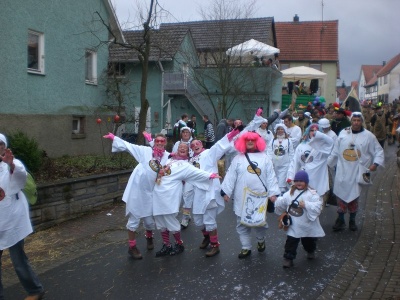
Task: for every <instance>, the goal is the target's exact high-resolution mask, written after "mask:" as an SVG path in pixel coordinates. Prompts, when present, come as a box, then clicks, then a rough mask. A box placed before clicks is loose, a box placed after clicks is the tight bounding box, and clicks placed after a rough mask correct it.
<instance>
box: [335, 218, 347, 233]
mask: <svg viewBox="0 0 400 300" xmlns="http://www.w3.org/2000/svg"><path fill="white" fill-rule="evenodd" d="M332 229H333V231H340V230H344V229H346V223H345V222H344V221H343V220H342V219H341V218H337V219H336V223H335V225H333V227H332Z"/></svg>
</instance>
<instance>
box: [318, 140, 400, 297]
mask: <svg viewBox="0 0 400 300" xmlns="http://www.w3.org/2000/svg"><path fill="white" fill-rule="evenodd" d="M396 151H397V147H396V146H394V145H393V146H386V149H385V169H381V168H380V170H379V171H378V172H377V175H376V176H375V178H374V184H373V186H372V187H370V188H369V190H368V192H367V199H366V205H365V215H364V216H363V219H364V220H363V226H362V232H361V235H360V238H359V240H358V241H357V244H356V246H355V247H354V248H353V251H352V252H351V254H350V255H349V257H348V258H347V260H346V262H345V263H344V264H343V265H342V267H341V269H340V271H339V272H338V274H337V275H336V276H335V277H334V278H333V280H332V281H331V282H330V283H329V284H328V286H327V287H326V288H325V290H324V291H323V293H322V294H321V295H320V297H319V298H318V299H393V300H394V299H400V257H399V256H400V252H399V250H400V227H399V225H400V214H399V204H400V203H399V196H400V193H399V191H400V176H399V175H400V169H399V168H398V166H397V164H396Z"/></svg>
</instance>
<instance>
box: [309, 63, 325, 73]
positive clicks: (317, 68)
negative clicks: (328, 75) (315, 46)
mask: <svg viewBox="0 0 400 300" xmlns="http://www.w3.org/2000/svg"><path fill="white" fill-rule="evenodd" d="M310 68H313V69H315V70H318V71H321V70H322V66H321V64H310Z"/></svg>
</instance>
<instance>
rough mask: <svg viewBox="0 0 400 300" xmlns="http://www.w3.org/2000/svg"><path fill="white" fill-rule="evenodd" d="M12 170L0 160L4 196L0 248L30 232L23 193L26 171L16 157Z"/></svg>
mask: <svg viewBox="0 0 400 300" xmlns="http://www.w3.org/2000/svg"><path fill="white" fill-rule="evenodd" d="M13 163H14V165H15V168H14V172H13V173H12V174H10V171H9V166H8V164H6V163H4V162H0V188H2V189H3V190H4V193H5V197H4V199H3V200H1V201H0V250H4V249H6V248H9V247H11V246H13V245H15V244H16V243H18V242H19V241H21V240H23V239H24V238H25V237H27V236H28V235H29V234H30V233H32V231H33V230H32V225H31V220H30V218H29V205H28V200H27V199H26V197H25V195H24V193H23V192H22V191H21V189H23V188H24V186H25V183H26V178H27V173H26V170H25V167H24V165H23V164H22V162H21V161H19V160H18V159H15V158H14V160H13Z"/></svg>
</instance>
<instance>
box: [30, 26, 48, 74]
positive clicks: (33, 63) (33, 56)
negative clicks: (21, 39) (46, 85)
mask: <svg viewBox="0 0 400 300" xmlns="http://www.w3.org/2000/svg"><path fill="white" fill-rule="evenodd" d="M27 58H28V60H27V63H28V65H27V67H28V72H30V73H39V74H44V34H43V33H40V32H36V31H33V30H29V31H28V57H27Z"/></svg>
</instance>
